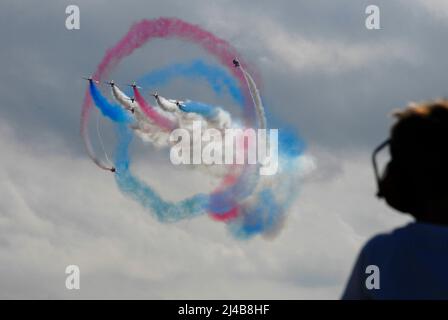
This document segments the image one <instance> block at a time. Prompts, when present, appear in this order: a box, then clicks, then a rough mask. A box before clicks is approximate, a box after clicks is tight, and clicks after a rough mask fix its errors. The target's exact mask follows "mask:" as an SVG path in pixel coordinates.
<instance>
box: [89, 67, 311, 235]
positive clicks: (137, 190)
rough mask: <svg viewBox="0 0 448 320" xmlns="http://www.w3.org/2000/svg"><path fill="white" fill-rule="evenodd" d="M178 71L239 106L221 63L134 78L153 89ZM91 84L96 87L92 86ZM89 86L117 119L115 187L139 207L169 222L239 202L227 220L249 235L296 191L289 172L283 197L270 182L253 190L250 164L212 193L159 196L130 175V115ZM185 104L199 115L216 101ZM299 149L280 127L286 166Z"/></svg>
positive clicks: (268, 223)
mask: <svg viewBox="0 0 448 320" xmlns="http://www.w3.org/2000/svg"><path fill="white" fill-rule="evenodd" d="M178 76H181V77H186V78H187V79H193V80H198V79H199V80H200V79H205V80H207V82H208V83H209V84H210V87H211V88H212V89H213V91H214V92H215V94H216V95H218V96H219V95H222V94H223V93H224V92H227V93H228V94H229V95H230V96H231V97H232V98H233V100H234V101H235V102H236V103H237V104H238V105H240V106H241V107H242V108H244V99H243V94H242V92H241V91H240V88H239V86H238V83H237V82H236V81H235V80H234V79H233V78H232V77H231V76H230V75H229V74H228V73H227V72H226V71H225V70H224V69H221V68H219V67H216V66H210V65H207V64H205V63H204V62H202V61H200V60H195V61H193V62H192V63H190V64H175V65H171V66H168V67H165V68H161V69H158V70H156V71H153V72H151V73H149V74H147V75H145V76H144V77H142V78H141V79H140V80H139V81H138V82H139V85H141V86H142V87H143V88H145V89H153V88H154V87H157V86H161V85H165V84H167V83H168V82H169V81H171V80H172V79H173V78H174V77H178ZM93 89H96V88H95V87H93ZM91 90H92V89H91ZM92 91H93V93H92V97H93V96H95V97H96V98H94V100H95V103H96V104H97V105H99V106H98V107H99V108H100V109H101V111H102V112H103V114H104V115H106V116H108V117H109V118H110V119H112V120H113V121H115V122H117V135H118V139H119V143H118V145H117V148H116V152H115V162H116V169H117V172H116V175H115V177H116V182H117V184H118V186H119V188H120V190H121V191H122V192H123V193H125V194H127V195H129V196H130V197H131V198H133V199H134V200H136V201H137V202H139V203H140V204H141V205H142V206H143V207H145V208H147V209H150V210H151V212H153V213H154V215H155V216H156V217H157V219H158V220H159V221H161V222H174V221H178V220H180V219H185V218H189V217H194V216H197V215H201V214H203V213H205V212H206V211H212V212H214V213H216V214H218V215H219V214H221V213H223V214H225V213H226V212H227V211H229V210H231V209H232V208H234V207H235V206H239V208H240V210H241V214H240V215H239V216H237V217H236V218H234V219H232V220H229V221H227V226H228V228H229V230H230V232H231V233H232V234H233V235H234V236H235V237H237V238H240V239H248V238H251V237H253V236H254V235H257V234H260V233H264V232H269V231H271V230H274V229H275V228H276V227H277V226H278V224H279V221H280V219H282V217H283V215H284V213H285V210H286V208H288V207H289V205H290V204H291V201H292V199H293V196H294V194H296V192H295V191H296V189H295V187H294V186H291V184H294V182H293V181H292V180H291V179H288V178H289V177H288V176H286V178H285V181H283V182H284V183H282V185H284V186H286V187H285V188H283V189H282V192H284V193H285V194H286V200H284V201H283V202H279V201H278V200H277V199H276V194H275V192H274V191H273V190H272V189H271V188H264V189H262V190H261V191H259V192H258V193H257V194H253V192H254V189H255V187H256V186H257V182H258V180H257V179H254V178H253V176H254V174H255V175H257V173H258V172H256V171H258V168H259V167H258V166H257V165H251V166H249V167H248V170H244V171H243V174H242V175H240V176H239V177H238V180H237V183H235V184H233V185H231V186H230V187H228V188H226V189H225V190H223V191H220V192H216V193H212V194H196V195H194V196H192V197H189V198H187V199H185V200H182V201H179V202H170V201H165V200H163V199H162V198H161V197H160V195H159V194H158V193H157V192H156V191H155V190H154V189H153V188H151V187H150V186H148V185H147V184H146V183H145V182H143V181H142V180H140V179H138V178H137V177H135V176H134V175H133V174H132V172H131V171H130V168H129V166H130V157H129V146H130V144H131V142H132V137H133V135H132V131H131V129H129V128H128V126H127V125H126V122H127V120H126V118H128V117H129V114H127V113H126V116H125V115H124V114H123V112H126V111H125V110H123V109H122V108H121V107H119V106H118V108H119V109H118V110H120V111H118V110H117V108H115V106H114V105H111V104H110V103H107V104H105V103H104V101H105V102H107V100H106V99H104V97H102V96H101V93H100V92H99V91H98V90H97V92H95V90H92ZM97 100H98V102H97ZM185 104H186V108H188V109H187V111H188V112H197V113H199V114H202V115H203V116H204V117H207V116H209V117H212V116H213V112H216V107H214V106H210V105H206V104H203V103H200V102H193V101H188V102H187V103H185ZM276 124H277V123H276ZM278 124H279V123H278ZM271 125H272V123H271ZM279 127H280V126H279ZM303 149H304V144H303V142H302V141H301V140H300V139H299V138H298V136H297V134H296V132H295V131H293V130H291V129H280V130H279V152H280V157H282V158H283V159H284V161H285V163H286V166H287V167H288V169H290V168H293V167H294V164H293V163H294V161H293V160H294V159H297V158H298V157H299V156H300V155H301V154H302V153H303ZM285 189H286V190H285ZM251 195H253V196H254V197H255V199H256V201H255V202H254V204H250V205H248V204H244V202H242V201H244V200H245V199H246V198H247V197H249V196H251Z"/></svg>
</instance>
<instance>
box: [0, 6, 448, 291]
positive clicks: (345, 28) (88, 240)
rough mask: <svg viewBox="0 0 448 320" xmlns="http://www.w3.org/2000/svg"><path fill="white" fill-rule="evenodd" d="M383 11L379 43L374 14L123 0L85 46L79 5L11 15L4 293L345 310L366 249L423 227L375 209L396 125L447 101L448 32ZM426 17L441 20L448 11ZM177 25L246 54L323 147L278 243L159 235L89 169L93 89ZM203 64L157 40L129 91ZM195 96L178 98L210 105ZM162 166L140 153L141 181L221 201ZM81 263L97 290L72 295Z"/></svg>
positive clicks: (126, 72)
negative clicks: (138, 35)
mask: <svg viewBox="0 0 448 320" xmlns="http://www.w3.org/2000/svg"><path fill="white" fill-rule="evenodd" d="M379 2H380V3H379V5H380V8H381V10H382V24H383V26H384V29H382V30H381V32H379V33H370V32H368V31H365V28H364V20H363V19H364V9H365V6H366V5H365V4H370V3H367V2H363V1H360V2H356V4H354V2H353V1H343V0H341V1H337V2H336V1H324V0H316V1H283V2H282V3H281V4H279V3H277V2H275V3H274V2H272V1H257V5H256V6H254V5H253V2H245V1H225V2H207V3H205V2H204V1H192V2H188V4H187V3H186V2H183V1H163V2H159V3H157V4H153V5H151V7H150V8H149V6H148V3H147V2H146V1H129V3H127V4H126V12H127V13H128V14H123V10H122V3H121V4H120V3H118V2H117V3H107V5H106V3H105V2H95V3H92V2H91V1H78V3H79V5H80V8H81V19H82V20H81V30H79V32H78V31H77V32H69V31H67V30H65V28H64V18H65V17H64V9H65V6H64V2H58V3H57V4H55V2H51V1H47V2H44V3H43V4H42V5H41V6H39V7H33V10H25V9H24V6H29V5H28V4H26V3H22V2H18V1H15V2H11V5H9V4H6V3H2V4H0V7H1V9H0V20H2V22H3V23H4V24H5V25H7V26H8V27H7V28H3V29H0V37H2V38H4V39H6V40H5V41H6V43H8V45H7V46H5V47H4V48H3V49H2V51H1V52H0V61H2V62H1V66H2V73H1V74H0V79H1V81H2V83H5V84H6V85H4V86H2V87H0V95H1V96H2V99H3V100H2V101H3V102H2V108H0V119H1V120H0V149H1V150H2V157H1V158H0V164H1V166H2V170H1V171H0V283H1V284H2V285H1V287H0V297H1V298H48V297H52V298H209V299H212V298H233V299H235V298H248V299H249V298H293V299H296V298H303V299H308V298H324V299H327V298H328V299H331V298H332V299H335V298H338V297H339V296H340V293H341V292H342V290H343V287H344V284H345V281H346V278H347V277H348V274H349V272H350V269H351V266H352V263H353V262H354V259H355V256H356V255H357V253H358V250H359V248H360V247H361V246H362V244H363V243H364V241H365V240H366V239H368V238H369V237H370V236H372V235H373V234H376V233H378V232H382V231H384V230H390V229H391V228H393V227H395V226H398V225H401V224H403V223H405V222H407V221H409V218H406V217H405V216H401V215H398V214H396V213H394V212H392V211H391V210H389V209H387V207H386V206H385V205H384V203H382V202H380V201H378V200H377V199H375V198H374V193H375V189H374V187H375V185H374V180H373V175H372V172H371V167H370V159H369V156H370V151H371V150H370V149H371V147H373V146H374V143H376V142H379V141H381V139H383V137H384V135H387V126H388V124H387V118H386V115H387V114H388V113H389V111H390V110H391V109H393V108H396V107H397V106H400V105H404V104H406V103H407V102H408V101H410V100H417V101H420V100H422V99H426V98H431V97H433V96H434V95H436V96H439V95H443V93H444V92H446V78H445V73H444V72H442V71H440V70H446V68H448V64H447V62H446V58H445V56H444V55H445V52H446V43H445V42H444V41H443V39H444V38H445V36H446V34H445V33H446V28H444V25H445V23H444V21H442V20H440V21H439V20H436V21H433V20H431V19H428V18H427V16H425V15H426V11H425V13H424V14H423V15H421V14H420V15H416V16H412V19H410V18H409V16H407V15H406V13H407V11H405V12H404V13H403V10H404V9H403V6H402V5H401V4H400V5H399V4H394V3H393V2H391V1H379ZM419 3H420V5H426V6H427V8H432V9H431V10H433V11H434V14H437V11H439V10H440V12H444V9H443V8H444V7H446V6H445V5H444V4H442V3H441V2H440V3H438V2H436V1H426V0H425V1H420V2H419ZM67 4H72V3H71V2H70V3H69V2H67ZM406 4H407V5H408V3H407V2H406ZM436 4H437V5H438V6H437V7H436V6H435V5H436ZM420 5H419V4H418V3H417V2H413V4H412V6H411V9H409V10H411V11H412V10H420V9H421V8H422V7H421V6H420ZM442 6H443V7H442ZM428 10H429V9H428ZM223 12H224V13H225V14H223ZM19 14H20V18H17V17H19ZM159 15H165V16H173V15H178V16H179V17H180V18H182V19H185V20H187V21H190V22H193V23H197V24H200V25H201V26H204V27H205V28H207V29H209V30H211V31H212V32H214V33H216V34H218V35H219V36H221V37H223V38H225V39H227V40H229V41H230V42H231V43H232V44H235V45H236V46H237V47H238V49H239V50H240V51H241V52H242V54H243V55H244V56H245V57H246V58H247V60H249V61H252V62H253V63H254V64H255V65H256V66H257V69H259V70H260V72H261V74H262V75H263V79H264V86H263V88H262V95H263V98H264V99H265V100H266V102H267V105H268V107H269V112H271V113H273V114H275V115H276V116H279V117H283V118H284V119H287V122H288V123H290V124H291V125H292V126H294V127H296V128H297V129H299V130H300V133H301V135H302V136H303V137H304V139H305V140H306V142H307V144H308V146H309V152H310V154H312V155H313V159H314V160H315V161H316V164H317V169H316V170H314V171H313V173H312V174H311V175H308V176H306V177H305V178H304V179H303V181H302V182H301V184H300V186H301V188H300V195H299V197H298V200H297V202H296V203H294V205H293V207H292V209H291V210H290V212H289V217H288V219H287V221H286V225H285V228H284V230H282V232H281V233H280V234H279V236H278V237H277V238H275V239H274V240H268V241H267V240H264V239H259V238H256V239H254V240H253V241H249V242H238V241H236V240H234V239H233V238H232V237H231V236H229V235H228V234H227V232H226V229H225V227H224V226H223V225H222V224H220V223H216V222H214V221H211V220H210V219H209V218H208V217H200V218H197V219H193V220H186V221H182V222H180V223H176V224H170V225H165V224H163V225H162V224H159V223H158V222H157V221H156V220H155V219H154V218H153V217H152V216H151V214H150V213H148V212H146V211H144V210H143V209H142V208H141V207H140V206H139V205H138V204H136V203H134V202H133V201H131V200H129V199H128V198H126V197H124V196H123V195H122V194H121V193H120V192H119V191H118V189H117V187H116V185H115V182H114V180H113V177H112V175H110V174H107V173H104V172H102V171H98V170H97V169H96V167H95V166H94V165H93V164H91V163H90V161H89V160H88V159H87V157H86V156H85V154H84V150H83V147H82V142H81V139H80V137H79V114H80V105H81V101H82V97H83V93H84V90H85V83H84V82H83V81H82V80H81V79H80V76H82V75H85V74H88V73H89V72H91V71H92V70H94V68H95V66H96V63H97V62H98V61H99V60H100V59H101V57H102V55H103V54H104V51H105V50H106V49H107V48H108V47H110V46H111V45H113V44H114V42H115V41H116V40H117V35H119V36H121V35H123V34H124V33H125V32H126V30H127V29H128V28H129V26H130V25H131V24H132V23H133V22H134V21H136V20H139V19H141V18H151V17H157V16H159ZM11 30H13V32H11ZM409 30H412V32H410V31H409ZM92 43H94V44H95V45H94V46H92ZM179 48H180V50H179ZM201 54H203V53H202V52H200V51H199V50H197V48H192V47H190V46H189V45H187V44H185V43H180V44H179V43H175V42H168V43H157V44H150V45H148V46H147V47H145V48H143V49H142V50H140V51H139V52H136V54H135V55H133V56H132V57H131V58H130V59H129V60H126V62H124V64H123V65H121V66H120V67H119V68H118V69H117V70H116V72H115V73H114V79H115V80H116V81H119V80H121V81H122V82H125V81H126V82H127V81H131V80H132V79H135V78H136V77H138V76H139V75H141V74H142V73H143V72H147V71H149V70H151V69H152V68H155V67H158V66H163V65H166V64H168V63H171V62H172V61H178V60H181V59H185V60H188V59H190V58H192V57H197V56H200V55H201ZM182 61H183V60H182ZM142 65H144V66H145V70H142V69H141V66H142ZM422 79H423V80H422ZM192 87H193V86H191V84H188V83H181V84H180V85H179V84H177V85H173V86H172V87H170V88H166V90H167V91H168V90H170V91H169V92H170V93H171V91H173V92H175V93H176V96H180V97H181V96H186V95H187V94H189V95H190V94H193V93H194V94H195V95H197V96H198V97H201V98H202V97H207V98H209V96H207V92H203V91H206V90H196V91H194V88H192ZM273 100H274V101H275V102H276V103H275V104H273V103H271V102H272V101H273ZM210 101H213V100H210ZM220 103H222V101H220ZM107 128H108V127H107V126H105V131H107ZM92 132H93V131H92ZM109 138H110V139H109ZM112 142H113V138H111V137H108V136H107V138H106V145H107V146H108V147H110V146H111V143H112ZM136 149H141V150H143V149H144V146H143V145H137V146H136ZM152 156H153V155H152V154H151V152H149V151H148V150H146V151H145V152H141V153H139V159H140V161H139V163H136V168H135V170H136V171H137V172H138V174H139V175H141V176H143V177H144V178H145V179H146V180H147V181H151V183H152V184H153V185H154V186H155V187H156V188H157V189H158V190H160V192H161V193H162V194H163V195H165V196H166V197H170V196H171V197H173V198H176V199H180V198H182V197H184V196H186V195H187V193H188V192H195V191H196V190H202V189H205V190H208V189H209V188H210V187H211V185H212V184H211V182H210V181H208V180H206V179H204V177H203V176H200V175H191V174H187V173H183V172H181V171H179V170H173V169H172V168H171V167H167V166H165V165H163V159H162V156H160V155H159V156H154V157H153V158H150V157H152ZM147 159H154V161H153V162H151V165H148V164H147ZM69 264H77V265H79V266H80V268H81V290H80V291H68V290H66V289H65V287H64V284H65V276H66V275H65V273H64V271H65V267H66V266H67V265H69Z"/></svg>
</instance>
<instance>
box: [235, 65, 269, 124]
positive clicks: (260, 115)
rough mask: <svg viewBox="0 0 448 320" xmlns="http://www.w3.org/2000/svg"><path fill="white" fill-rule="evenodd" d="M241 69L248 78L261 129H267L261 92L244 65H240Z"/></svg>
mask: <svg viewBox="0 0 448 320" xmlns="http://www.w3.org/2000/svg"><path fill="white" fill-rule="evenodd" d="M240 69H241V71H242V72H243V75H244V78H245V79H246V82H247V86H248V87H249V92H250V95H251V97H252V101H253V102H254V105H255V111H256V112H257V117H258V122H259V123H258V126H259V128H260V129H266V115H265V113H264V107H263V103H262V101H261V97H260V92H259V91H258V89H257V85H256V84H255V81H254V79H253V78H252V76H251V75H250V74H249V72H247V71H246V70H244V68H243V67H241V66H240Z"/></svg>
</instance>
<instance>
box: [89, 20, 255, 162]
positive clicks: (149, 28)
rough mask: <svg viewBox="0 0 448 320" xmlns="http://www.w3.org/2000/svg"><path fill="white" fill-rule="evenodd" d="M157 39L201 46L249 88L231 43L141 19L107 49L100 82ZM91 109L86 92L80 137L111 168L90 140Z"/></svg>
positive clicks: (176, 24) (188, 27)
mask: <svg viewBox="0 0 448 320" xmlns="http://www.w3.org/2000/svg"><path fill="white" fill-rule="evenodd" d="M156 38H178V39H183V40H187V41H192V42H194V43H196V44H198V45H199V46H201V47H202V48H204V49H205V50H206V51H207V52H208V53H210V54H211V55H213V56H215V57H216V58H217V59H218V60H219V61H220V62H221V63H222V64H223V65H224V66H226V67H227V68H228V69H229V70H230V72H231V73H232V74H233V75H234V76H235V77H236V78H237V79H238V80H239V82H240V87H241V88H246V85H245V80H244V76H243V75H242V73H241V72H240V71H239V70H238V69H237V68H234V67H233V65H232V60H233V58H235V57H238V59H239V61H240V64H241V65H243V66H246V63H245V62H244V61H243V60H242V59H241V57H240V56H239V54H238V52H237V51H236V50H235V49H234V48H233V47H232V46H231V45H230V44H229V43H228V42H226V41H225V40H223V39H220V38H218V37H216V36H215V35H213V34H212V33H210V32H208V31H205V30H203V29H202V28H200V27H199V26H196V25H193V24H190V23H187V22H184V21H182V20H179V19H175V18H159V19H155V20H142V21H140V22H137V23H135V24H134V25H132V27H131V28H130V30H129V31H128V33H127V34H126V35H125V36H124V37H123V38H122V39H121V40H120V41H119V42H118V43H117V44H116V45H115V46H114V47H112V48H110V49H108V50H107V52H106V54H105V56H104V58H103V60H102V61H101V63H100V64H99V66H98V68H97V70H96V72H95V74H94V77H95V78H96V79H98V80H101V79H103V78H105V77H107V76H108V74H109V72H110V71H111V70H112V69H113V68H115V67H116V66H117V65H118V63H120V61H121V60H122V59H123V58H125V57H127V56H128V55H130V54H131V53H133V52H134V50H135V49H137V48H140V47H141V46H142V45H144V44H145V43H146V42H148V41H150V40H152V39H156ZM246 68H247V66H246ZM244 92H245V98H246V101H247V103H246V105H247V106H250V104H249V101H250V95H249V93H248V91H247V89H246V90H244ZM91 107H92V101H91V98H90V95H89V92H88V90H87V91H86V94H85V98H84V103H83V106H82V113H81V135H82V137H83V139H84V143H85V146H86V149H87V152H88V154H89V156H90V157H91V158H92V160H93V161H94V162H95V163H96V164H98V165H99V166H100V167H101V168H103V169H104V168H106V169H109V168H107V167H106V166H104V165H102V164H101V162H100V161H99V160H98V159H97V158H96V156H95V153H94V151H93V148H92V145H91V142H90V139H89V135H88V130H87V124H88V119H89V113H90V110H91ZM253 114H254V110H253V108H248V109H246V110H245V117H246V125H247V126H250V124H251V123H250V122H251V121H253Z"/></svg>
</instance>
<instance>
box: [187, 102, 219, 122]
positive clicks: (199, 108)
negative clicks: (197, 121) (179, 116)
mask: <svg viewBox="0 0 448 320" xmlns="http://www.w3.org/2000/svg"><path fill="white" fill-rule="evenodd" d="M181 109H182V111H184V112H194V113H198V114H200V115H201V116H203V117H205V118H206V119H207V120H208V119H213V118H214V117H216V116H217V114H218V110H217V108H216V107H214V106H210V105H208V104H205V103H202V102H197V101H185V102H184V104H183V106H182V107H181Z"/></svg>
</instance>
